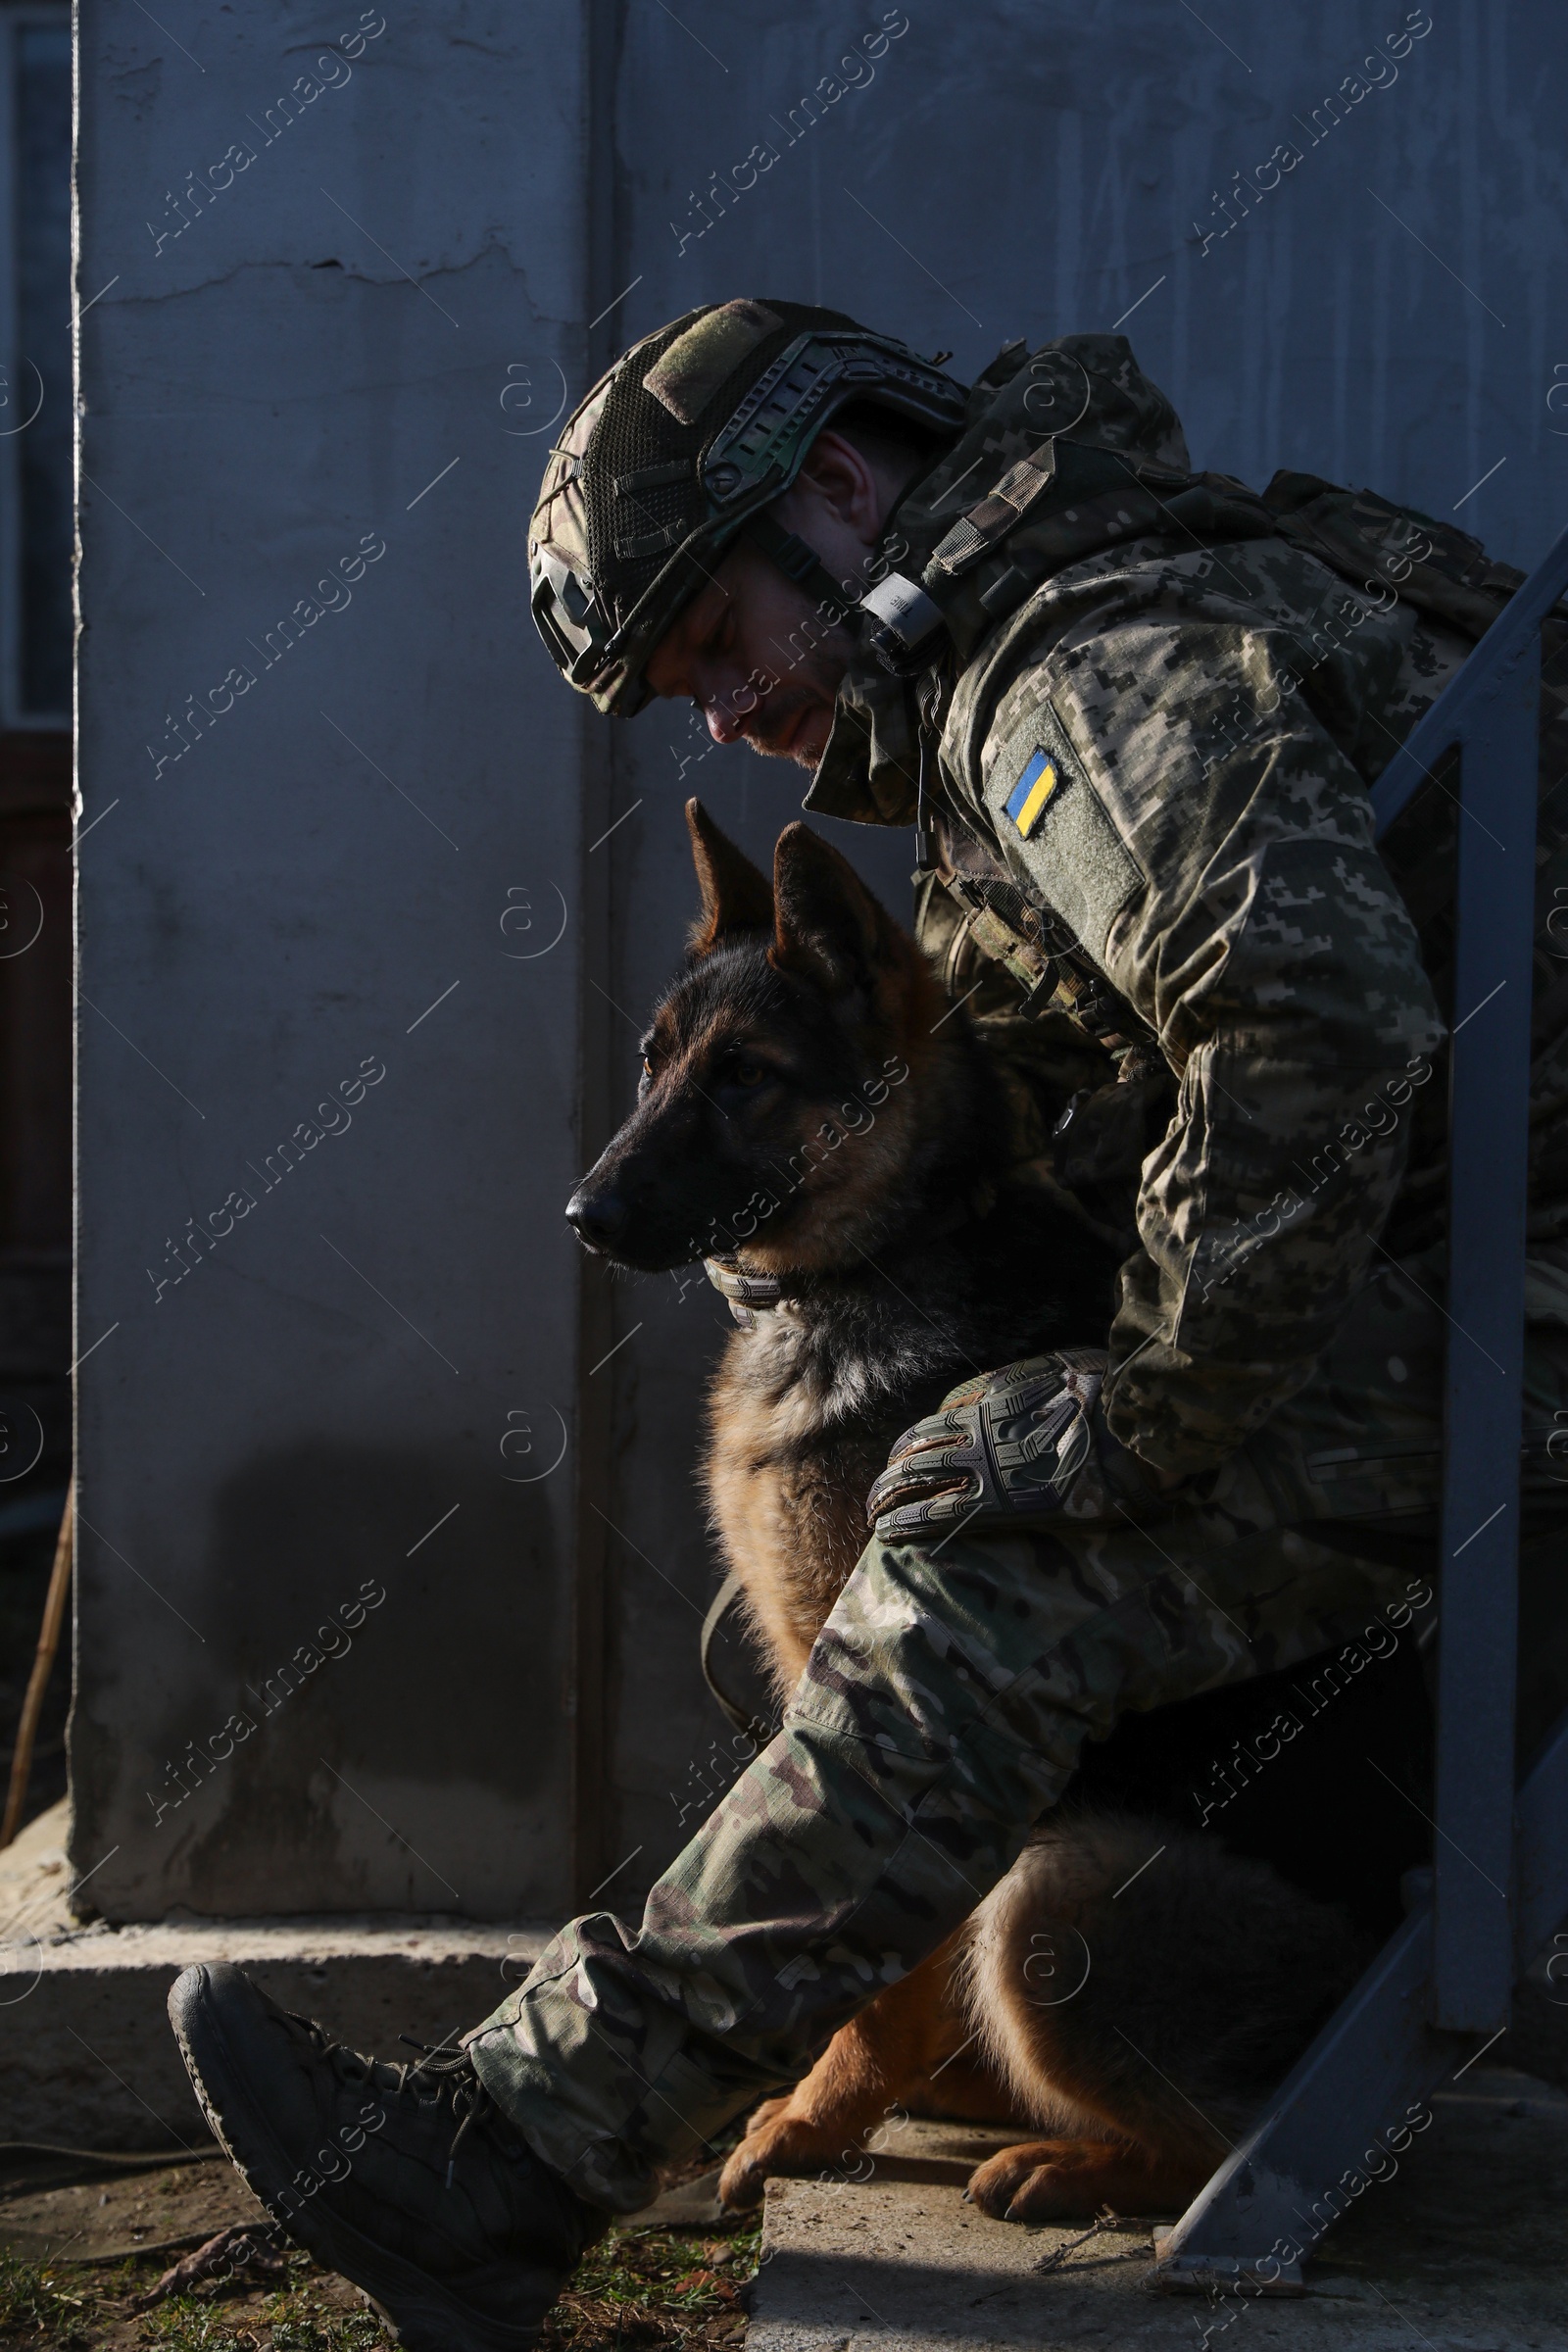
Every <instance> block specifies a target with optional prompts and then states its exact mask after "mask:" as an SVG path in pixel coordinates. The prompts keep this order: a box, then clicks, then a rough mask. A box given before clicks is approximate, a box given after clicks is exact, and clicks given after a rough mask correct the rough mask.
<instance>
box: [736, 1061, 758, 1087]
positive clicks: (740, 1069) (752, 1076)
mask: <svg viewBox="0 0 1568 2352" xmlns="http://www.w3.org/2000/svg"><path fill="white" fill-rule="evenodd" d="M729 1074H730V1077H731V1079H732V1080H733V1082H734V1084H735V1085H736V1086H760V1085H761V1083H762V1081H763V1079H764V1078H765V1077H766V1076H767V1071H766V1069H765V1068H764V1066H763V1065H762V1063H761V1062H760V1061H746V1060H741V1061H735V1062H731V1064H730V1072H729Z"/></svg>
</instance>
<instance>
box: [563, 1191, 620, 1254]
mask: <svg viewBox="0 0 1568 2352" xmlns="http://www.w3.org/2000/svg"><path fill="white" fill-rule="evenodd" d="M566 1221H567V1223H568V1224H570V1225H575V1227H576V1228H577V1231H578V1232H579V1233H580V1234H581V1235H582V1238H583V1240H584V1241H585V1242H586V1243H587V1244H588V1245H589V1247H590V1248H591V1249H594V1250H608V1249H609V1248H610V1246H611V1244H612V1243H613V1241H615V1240H616V1239H617V1238H618V1236H619V1235H620V1234H621V1233H623V1232H624V1231H625V1227H626V1203H625V1201H623V1200H622V1199H621V1197H620V1195H619V1194H618V1193H616V1192H602V1193H601V1192H594V1193H591V1192H590V1191H589V1190H588V1188H587V1186H586V1185H583V1186H581V1187H580V1188H579V1189H578V1190H577V1191H576V1192H574V1193H573V1194H572V1196H571V1199H570V1200H569V1201H567V1202H566Z"/></svg>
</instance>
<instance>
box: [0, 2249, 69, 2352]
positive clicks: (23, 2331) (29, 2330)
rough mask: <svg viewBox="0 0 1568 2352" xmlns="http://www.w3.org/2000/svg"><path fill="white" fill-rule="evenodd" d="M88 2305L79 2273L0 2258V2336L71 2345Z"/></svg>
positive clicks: (59, 2265)
mask: <svg viewBox="0 0 1568 2352" xmlns="http://www.w3.org/2000/svg"><path fill="white" fill-rule="evenodd" d="M90 2304H91V2298H90V2297H89V2296H88V2294H87V2293H86V2291H85V2290H84V2287H83V2284H82V2279H81V2275H80V2273H79V2272H73V2271H71V2270H68V2269H67V2267H66V2265H65V2264H64V2263H52V2262H23V2261H20V2260H19V2259H18V2257H17V2256H16V2255H14V2254H0V2335H6V2336H23V2337H27V2336H32V2337H38V2336H44V2337H47V2339H48V2340H49V2341H50V2342H51V2343H57V2344H64V2343H72V2342H74V2341H76V2340H78V2338H79V2337H80V2336H81V2335H82V2333H83V2322H84V2320H85V2318H86V2317H87V2315H88V2313H89V2310H90Z"/></svg>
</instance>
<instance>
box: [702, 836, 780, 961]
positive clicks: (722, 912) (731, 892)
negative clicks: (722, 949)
mask: <svg viewBox="0 0 1568 2352" xmlns="http://www.w3.org/2000/svg"><path fill="white" fill-rule="evenodd" d="M686 829H687V831H688V832H689V833H690V835H691V837H692V863H693V865H695V866H696V868H697V886H698V888H699V889H700V890H701V892H702V894H703V911H702V913H701V914H700V915H699V916H698V918H697V920H696V922H695V923H693V925H692V927H691V929H690V931H689V932H688V933H687V935H686V944H687V946H688V948H689V950H690V952H691V954H692V955H693V956H711V954H712V953H713V950H714V949H715V948H716V947H717V946H719V944H720V943H721V942H722V941H723V940H725V939H728V938H730V937H731V936H732V935H733V934H735V933H737V932H742V931H771V930H772V928H773V891H772V885H771V884H770V883H769V881H768V879H767V876H766V875H765V874H764V873H762V872H760V869H759V868H758V867H757V866H755V865H754V864H753V863H752V861H751V859H750V858H748V857H747V856H746V854H745V852H744V851H743V850H738V849H737V848H736V847H735V844H734V843H733V842H732V841H731V840H730V838H729V835H728V834H727V833H721V832H720V831H719V829H718V827H717V825H715V824H714V822H713V820H712V818H711V816H710V815H709V813H708V810H707V809H705V808H704V807H703V804H702V802H701V801H688V802H687V804H686Z"/></svg>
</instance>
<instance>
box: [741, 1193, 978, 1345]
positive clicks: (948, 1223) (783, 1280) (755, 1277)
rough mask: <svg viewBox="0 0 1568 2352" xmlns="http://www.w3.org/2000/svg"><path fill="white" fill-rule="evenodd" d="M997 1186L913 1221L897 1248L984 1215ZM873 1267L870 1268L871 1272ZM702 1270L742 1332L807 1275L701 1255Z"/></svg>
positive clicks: (796, 1292)
mask: <svg viewBox="0 0 1568 2352" xmlns="http://www.w3.org/2000/svg"><path fill="white" fill-rule="evenodd" d="M996 1200H997V1187H996V1186H995V1185H994V1184H992V1183H989V1182H988V1183H984V1184H977V1185H976V1186H975V1188H974V1190H973V1192H971V1193H967V1194H965V1196H964V1198H963V1199H962V1200H961V1201H955V1202H954V1203H953V1205H952V1207H951V1208H949V1209H947V1210H945V1211H944V1212H943V1214H942V1215H941V1216H940V1217H937V1218H935V1219H933V1220H932V1221H931V1222H930V1223H921V1224H917V1225H915V1226H913V1227H911V1228H910V1230H909V1231H908V1232H907V1233H904V1234H901V1235H900V1236H899V1247H900V1248H901V1249H906V1250H907V1248H908V1247H909V1246H910V1244H911V1243H914V1244H917V1245H922V1246H923V1245H924V1244H926V1243H928V1242H940V1241H943V1240H945V1239H946V1237H947V1236H948V1235H949V1234H950V1233H956V1231H957V1229H958V1227H959V1226H960V1225H967V1224H968V1223H969V1222H970V1220H971V1219H974V1218H979V1217H983V1216H985V1215H987V1214H988V1213H989V1211H990V1210H991V1209H992V1208H994V1207H995V1205H996ZM875 1270H876V1269H875V1267H874V1266H873V1268H872V1271H873V1272H875ZM703 1271H704V1273H705V1274H706V1275H707V1276H708V1279H709V1281H710V1282H711V1284H712V1286H713V1288H714V1290H715V1291H719V1292H722V1294H723V1296H724V1297H725V1298H726V1299H728V1300H729V1311H730V1313H731V1314H732V1315H733V1316H734V1318H735V1320H736V1322H737V1323H738V1324H739V1325H740V1327H741V1329H742V1330H743V1331H750V1330H751V1329H752V1326H753V1324H754V1322H755V1320H756V1317H757V1316H758V1314H759V1313H765V1312H767V1311H768V1310H769V1309H770V1308H773V1307H777V1306H782V1305H783V1303H784V1301H785V1300H786V1299H797V1298H799V1297H800V1296H801V1293H802V1290H803V1289H804V1287H805V1283H806V1281H807V1280H808V1279H809V1277H806V1276H791V1275H787V1274H743V1273H742V1271H741V1269H740V1267H739V1266H738V1265H737V1264H736V1262H735V1260H734V1259H733V1258H731V1257H705V1258H704V1260H703Z"/></svg>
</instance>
